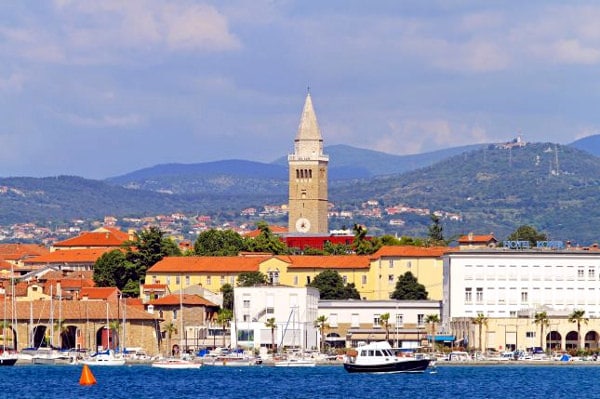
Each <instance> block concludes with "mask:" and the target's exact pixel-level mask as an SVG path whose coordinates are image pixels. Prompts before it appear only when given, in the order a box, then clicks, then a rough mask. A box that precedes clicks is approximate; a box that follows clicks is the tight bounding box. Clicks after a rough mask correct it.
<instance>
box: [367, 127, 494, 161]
mask: <svg viewBox="0 0 600 399" xmlns="http://www.w3.org/2000/svg"><path fill="white" fill-rule="evenodd" d="M388 125H389V133H387V134H385V135H382V136H381V137H380V138H378V139H376V141H375V142H374V144H373V145H372V146H371V148H372V149H374V150H377V151H382V152H386V153H390V154H398V155H407V154H419V153H423V152H430V151H435V150H438V149H441V148H451V147H457V146H462V145H468V144H475V143H484V142H489V140H490V139H489V137H488V134H487V132H486V130H485V129H484V128H483V127H481V126H477V125H474V126H468V125H465V124H460V123H452V122H451V121H449V120H445V119H429V120H418V119H407V120H405V121H402V122H401V123H397V122H393V121H390V122H388Z"/></svg>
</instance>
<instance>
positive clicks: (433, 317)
mask: <svg viewBox="0 0 600 399" xmlns="http://www.w3.org/2000/svg"><path fill="white" fill-rule="evenodd" d="M439 322H440V316H438V315H437V314H430V315H427V316H425V323H426V324H428V325H430V326H431V349H432V350H433V349H435V326H436V324H438V323H439Z"/></svg>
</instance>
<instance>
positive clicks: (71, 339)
mask: <svg viewBox="0 0 600 399" xmlns="http://www.w3.org/2000/svg"><path fill="white" fill-rule="evenodd" d="M76 334H77V327H76V326H64V325H63V326H62V331H61V332H60V349H74V348H75V345H76V343H77V341H76Z"/></svg>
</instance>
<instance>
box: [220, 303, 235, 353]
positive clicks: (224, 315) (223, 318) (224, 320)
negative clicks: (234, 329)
mask: <svg viewBox="0 0 600 399" xmlns="http://www.w3.org/2000/svg"><path fill="white" fill-rule="evenodd" d="M232 318H233V312H232V311H231V310H229V309H221V310H219V312H218V313H217V323H218V324H220V325H221V328H222V329H223V347H225V345H226V344H225V333H226V332H227V327H229V322H230V321H231V319H232Z"/></svg>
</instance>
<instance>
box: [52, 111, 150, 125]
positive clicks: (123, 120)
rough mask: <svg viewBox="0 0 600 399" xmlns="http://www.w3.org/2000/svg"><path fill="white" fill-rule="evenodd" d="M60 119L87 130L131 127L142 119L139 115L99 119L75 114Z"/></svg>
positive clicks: (64, 115)
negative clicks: (87, 128)
mask: <svg viewBox="0 0 600 399" xmlns="http://www.w3.org/2000/svg"><path fill="white" fill-rule="evenodd" d="M62 119H64V120H65V121H67V122H69V123H71V124H72V125H75V126H81V127H89V128H105V127H119V128H124V127H132V126H137V125H140V124H141V123H142V122H143V118H142V117H140V116H139V115H135V114H130V115H120V116H115V115H103V116H100V117H96V118H92V117H84V116H80V115H75V114H63V115H62Z"/></svg>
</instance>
